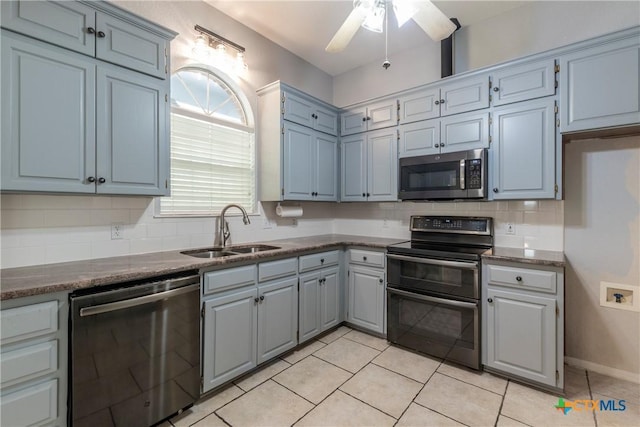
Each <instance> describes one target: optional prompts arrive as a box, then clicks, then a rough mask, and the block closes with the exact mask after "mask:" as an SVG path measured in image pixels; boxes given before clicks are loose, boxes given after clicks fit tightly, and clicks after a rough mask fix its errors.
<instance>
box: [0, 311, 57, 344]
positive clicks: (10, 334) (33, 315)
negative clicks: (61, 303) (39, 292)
mask: <svg viewBox="0 0 640 427" xmlns="http://www.w3.org/2000/svg"><path fill="white" fill-rule="evenodd" d="M1 316H2V328H1V330H2V333H1V335H0V336H1V337H2V338H1V339H0V343H2V345H5V344H9V343H12V342H16V341H20V340H25V339H28V338H35V337H39V336H42V335H46V334H50V333H53V332H55V331H57V330H58V302H57V301H48V302H42V303H39V304H33V305H27V306H24V307H16V308H10V309H7V310H2V315H1Z"/></svg>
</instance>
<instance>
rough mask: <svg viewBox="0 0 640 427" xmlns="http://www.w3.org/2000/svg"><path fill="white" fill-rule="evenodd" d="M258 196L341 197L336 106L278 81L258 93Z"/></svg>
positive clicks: (279, 199)
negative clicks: (339, 192)
mask: <svg viewBox="0 0 640 427" xmlns="http://www.w3.org/2000/svg"><path fill="white" fill-rule="evenodd" d="M257 128H258V129H257V136H258V144H257V147H258V156H257V158H258V162H259V163H260V164H259V167H258V174H259V176H258V185H259V197H260V200H263V201H266V200H271V201H281V200H315V201H337V200H338V177H339V175H338V137H337V136H336V135H337V133H338V109H337V108H332V107H331V106H330V105H329V104H326V103H323V102H322V101H320V100H317V99H315V98H313V97H311V96H309V95H307V94H305V93H303V92H300V91H298V90H296V89H294V88H292V87H290V86H287V85H285V84H283V83H280V82H275V83H272V84H270V85H268V86H266V87H264V88H262V89H260V90H259V91H258V125H257Z"/></svg>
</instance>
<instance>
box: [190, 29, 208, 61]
mask: <svg viewBox="0 0 640 427" xmlns="http://www.w3.org/2000/svg"><path fill="white" fill-rule="evenodd" d="M191 53H192V54H193V56H194V57H195V58H197V59H198V60H200V61H202V62H205V61H206V59H207V58H209V43H208V40H207V38H206V37H205V36H204V35H202V34H199V35H198V36H197V37H196V42H195V45H194V46H193V49H191Z"/></svg>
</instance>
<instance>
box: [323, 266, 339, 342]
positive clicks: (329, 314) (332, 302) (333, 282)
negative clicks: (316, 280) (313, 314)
mask: <svg viewBox="0 0 640 427" xmlns="http://www.w3.org/2000/svg"><path fill="white" fill-rule="evenodd" d="M339 271H340V270H339V269H338V267H335V268H329V269H325V270H322V279H321V280H322V282H321V283H320V305H321V307H320V314H321V316H320V317H321V329H322V330H323V331H325V330H327V329H329V328H332V327H334V326H336V325H337V324H338V323H340V279H339V277H340V276H339Z"/></svg>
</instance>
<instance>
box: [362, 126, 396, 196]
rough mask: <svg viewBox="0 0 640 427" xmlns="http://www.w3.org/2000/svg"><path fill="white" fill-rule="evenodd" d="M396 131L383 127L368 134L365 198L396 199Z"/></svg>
mask: <svg viewBox="0 0 640 427" xmlns="http://www.w3.org/2000/svg"><path fill="white" fill-rule="evenodd" d="M397 135H398V133H397V130H396V129H385V130H381V131H377V132H370V133H369V134H368V137H367V139H368V142H367V166H368V168H367V169H368V171H367V200H368V201H370V202H379V201H396V200H398V145H397V144H398V143H397V140H398V136H397Z"/></svg>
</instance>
